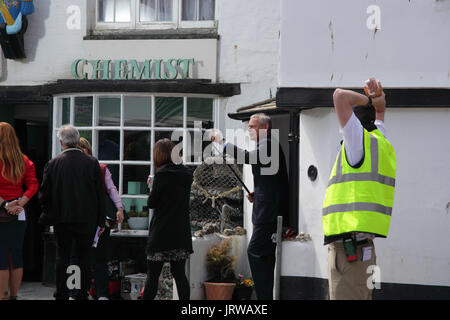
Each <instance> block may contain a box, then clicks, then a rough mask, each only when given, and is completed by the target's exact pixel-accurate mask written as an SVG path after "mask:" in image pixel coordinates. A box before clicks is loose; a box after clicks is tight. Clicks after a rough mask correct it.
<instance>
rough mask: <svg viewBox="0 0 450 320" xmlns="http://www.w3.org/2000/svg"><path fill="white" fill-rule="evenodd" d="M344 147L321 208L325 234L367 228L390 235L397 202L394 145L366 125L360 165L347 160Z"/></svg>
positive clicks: (333, 234)
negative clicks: (395, 197) (368, 129)
mask: <svg viewBox="0 0 450 320" xmlns="http://www.w3.org/2000/svg"><path fill="white" fill-rule="evenodd" d="M342 150H344V151H345V146H344V145H343V146H342ZM342 150H341V151H340V152H339V154H338V156H337V158H336V162H335V164H334V167H333V170H332V171H331V175H330V180H329V182H328V187H327V192H326V195H325V201H324V204H323V209H322V222H323V231H324V234H325V236H335V235H340V234H343V233H348V232H367V233H373V234H375V235H378V236H382V237H387V235H388V231H389V225H390V222H391V214H392V205H393V203H394V188H395V171H396V160H395V151H394V148H393V147H392V145H391V144H390V142H389V141H388V140H387V139H386V138H385V137H384V136H383V134H382V133H381V132H380V131H379V130H378V129H376V130H373V131H371V132H368V131H367V130H366V129H364V160H363V163H362V165H361V166H360V167H359V168H352V167H351V166H350V165H349V164H348V162H347V157H346V154H345V152H342Z"/></svg>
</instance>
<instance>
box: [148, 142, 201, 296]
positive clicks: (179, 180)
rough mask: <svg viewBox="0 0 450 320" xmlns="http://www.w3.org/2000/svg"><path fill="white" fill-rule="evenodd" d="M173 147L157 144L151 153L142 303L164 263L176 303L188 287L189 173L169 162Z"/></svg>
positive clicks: (155, 286)
mask: <svg viewBox="0 0 450 320" xmlns="http://www.w3.org/2000/svg"><path fill="white" fill-rule="evenodd" d="M174 146H175V144H174V143H173V142H172V141H170V140H169V139H162V140H159V141H158V142H157V143H156V144H155V146H154V149H153V164H154V166H155V172H156V173H155V177H154V181H153V187H152V190H151V192H150V196H149V197H148V201H147V203H148V206H149V208H151V209H154V213H153V218H152V221H151V223H150V228H149V236H148V242H147V282H146V284H145V290H144V295H143V299H144V300H153V299H154V298H155V296H156V292H157V290H158V281H159V275H160V274H161V270H162V267H163V265H164V262H170V271H171V273H172V275H173V277H174V278H175V281H176V284H177V289H178V295H179V298H180V300H189V298H190V286H189V282H188V280H187V278H186V274H185V265H186V259H187V258H189V255H190V254H192V253H193V250H192V235H191V224H190V220H189V198H190V193H191V185H192V173H191V172H190V171H189V169H187V168H186V167H185V166H183V165H176V164H174V162H173V161H172V150H173V148H174Z"/></svg>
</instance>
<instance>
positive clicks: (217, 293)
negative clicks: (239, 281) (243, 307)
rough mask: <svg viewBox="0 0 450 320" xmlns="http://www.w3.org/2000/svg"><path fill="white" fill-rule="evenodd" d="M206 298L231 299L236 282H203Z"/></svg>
mask: <svg viewBox="0 0 450 320" xmlns="http://www.w3.org/2000/svg"><path fill="white" fill-rule="evenodd" d="M204 285H205V294H206V300H231V298H232V297H233V292H234V288H235V287H236V283H218V282H205V283H204Z"/></svg>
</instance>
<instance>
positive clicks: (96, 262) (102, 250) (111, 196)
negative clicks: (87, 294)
mask: <svg viewBox="0 0 450 320" xmlns="http://www.w3.org/2000/svg"><path fill="white" fill-rule="evenodd" d="M78 147H79V148H80V149H81V150H82V151H83V152H84V153H86V154H88V155H90V156H92V148H91V144H90V143H89V141H88V140H86V139H85V138H80V142H79V143H78ZM100 168H101V170H102V174H103V180H104V183H105V192H106V193H105V195H106V197H108V199H106V200H105V203H106V210H107V211H110V212H106V216H107V217H110V216H111V215H113V216H115V217H111V218H113V219H114V218H117V222H115V223H122V222H123V219H124V213H123V204H122V200H121V199H120V195H119V192H118V191H117V188H116V186H115V185H114V182H113V180H112V177H111V172H110V171H109V169H108V166H107V165H105V164H100ZM111 211H112V212H111ZM115 223H114V222H113V221H112V220H109V219H107V221H106V228H105V231H104V232H103V233H102V235H101V237H100V238H99V240H98V243H97V247H96V248H94V249H93V254H92V269H93V276H94V281H95V282H94V284H95V296H96V297H97V298H98V300H108V283H109V278H108V273H109V272H108V258H109V252H108V251H109V249H110V248H109V240H110V239H109V236H110V233H111V228H112V227H114V224H115Z"/></svg>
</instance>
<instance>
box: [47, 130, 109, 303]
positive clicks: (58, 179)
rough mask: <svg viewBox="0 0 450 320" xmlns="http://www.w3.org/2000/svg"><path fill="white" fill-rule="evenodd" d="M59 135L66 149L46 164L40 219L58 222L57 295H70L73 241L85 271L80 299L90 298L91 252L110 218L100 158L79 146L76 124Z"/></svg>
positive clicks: (55, 226) (55, 230)
mask: <svg viewBox="0 0 450 320" xmlns="http://www.w3.org/2000/svg"><path fill="white" fill-rule="evenodd" d="M58 138H59V140H60V143H61V148H62V152H61V154H60V155H58V156H57V157H55V158H53V159H52V160H50V161H49V162H48V163H47V164H46V166H45V168H44V176H43V180H42V184H41V188H40V192H39V199H40V201H41V206H42V215H41V217H40V219H39V220H40V223H42V224H46V225H53V226H54V233H55V238H56V247H57V257H56V292H55V294H54V297H55V299H57V300H60V299H62V300H67V299H68V297H69V290H68V289H69V288H68V286H67V278H68V273H67V272H68V267H69V262H70V255H71V252H72V242H75V243H76V245H77V247H78V248H79V250H78V252H79V257H78V261H79V270H80V272H81V275H80V276H81V277H80V278H81V279H79V281H80V286H81V288H78V289H81V290H79V291H78V292H79V295H78V296H77V297H76V299H87V297H88V293H87V291H88V289H89V285H90V264H89V252H90V248H91V246H92V243H93V240H94V236H95V232H96V231H97V227H100V232H99V234H101V232H103V230H104V226H105V219H106V217H105V197H104V193H105V191H104V186H103V179H102V173H101V169H100V165H99V163H98V161H97V160H96V159H95V158H93V157H91V156H88V155H86V154H84V153H83V152H82V151H81V150H80V149H78V148H77V144H78V141H79V139H80V134H79V132H78V130H77V129H76V128H74V127H73V126H70V125H65V126H63V127H61V129H60V130H59V131H58ZM75 270H76V269H75ZM69 271H70V269H69ZM72 272H73V271H72ZM69 273H70V272H69ZM74 275H76V272H75V273H74ZM76 283H77V282H76V281H75V284H76ZM72 289H75V288H72Z"/></svg>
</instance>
